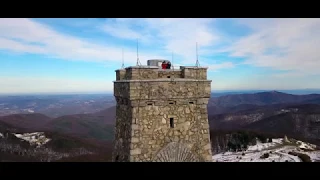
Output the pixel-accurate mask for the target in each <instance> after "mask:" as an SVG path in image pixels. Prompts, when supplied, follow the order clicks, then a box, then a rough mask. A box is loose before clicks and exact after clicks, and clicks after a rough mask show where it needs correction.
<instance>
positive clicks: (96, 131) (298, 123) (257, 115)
mask: <svg viewBox="0 0 320 180" xmlns="http://www.w3.org/2000/svg"><path fill="white" fill-rule="evenodd" d="M319 100H320V95H319V94H309V95H292V94H286V93H281V92H277V91H270V92H258V93H254V94H234V95H226V96H221V97H212V98H211V99H210V100H209V104H208V113H209V123H210V128H211V130H213V131H216V130H219V129H222V130H223V129H227V130H238V129H242V130H253V131H260V132H271V133H278V134H280V135H281V134H289V135H290V134H293V135H298V136H299V137H305V138H311V139H316V138H319V137H320V134H319V133H318V132H320V127H319V128H318V126H316V125H314V124H317V118H318V117H319V118H320V116H318V114H319V112H320V111H319V110H320V102H319ZM295 109H298V111H295ZM115 118H116V107H115V106H112V107H110V108H107V109H104V110H100V111H98V112H94V113H86V114H73V115H64V116H60V117H57V118H50V117H48V116H46V115H43V114H39V113H31V114H14V115H8V116H2V117H0V132H1V131H2V130H4V129H6V128H7V129H10V130H14V129H15V128H17V129H19V131H25V132H27V131H33V132H34V131H43V132H50V133H56V134H65V135H68V136H71V137H77V138H79V139H82V140H88V141H89V142H92V143H93V142H94V143H96V144H98V145H99V146H100V145H101V146H103V145H106V146H108V147H109V146H112V140H113V136H114V125H115ZM275 126H276V128H275ZM3 127H4V128H3ZM312 127H315V128H312ZM1 128H2V129H1ZM68 142H69V141H68ZM59 143H62V144H63V142H60V141H59ZM109 148H110V147H109ZM84 156H86V158H87V155H84ZM97 157H98V156H97ZM70 158H71V157H70ZM71 159H73V160H74V158H71ZM71 159H70V160H71Z"/></svg>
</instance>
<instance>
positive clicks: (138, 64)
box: [137, 39, 141, 66]
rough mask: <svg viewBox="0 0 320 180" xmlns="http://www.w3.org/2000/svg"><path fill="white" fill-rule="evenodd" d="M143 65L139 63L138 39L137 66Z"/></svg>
mask: <svg viewBox="0 0 320 180" xmlns="http://www.w3.org/2000/svg"><path fill="white" fill-rule="evenodd" d="M140 65H141V63H140V61H139V40H138V39H137V66H140Z"/></svg>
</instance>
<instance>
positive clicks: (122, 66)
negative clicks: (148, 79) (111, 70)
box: [121, 48, 124, 69]
mask: <svg viewBox="0 0 320 180" xmlns="http://www.w3.org/2000/svg"><path fill="white" fill-rule="evenodd" d="M121 68H122V69H124V58H123V48H122V65H121Z"/></svg>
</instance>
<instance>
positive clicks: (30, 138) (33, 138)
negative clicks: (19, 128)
mask: <svg viewBox="0 0 320 180" xmlns="http://www.w3.org/2000/svg"><path fill="white" fill-rule="evenodd" d="M13 135H15V136H16V137H17V138H19V139H22V140H24V141H27V142H29V143H30V144H31V145H36V146H37V147H40V146H42V145H44V144H46V143H48V142H49V141H50V140H51V139H49V138H47V137H46V136H45V134H44V132H33V133H23V134H15V133H13Z"/></svg>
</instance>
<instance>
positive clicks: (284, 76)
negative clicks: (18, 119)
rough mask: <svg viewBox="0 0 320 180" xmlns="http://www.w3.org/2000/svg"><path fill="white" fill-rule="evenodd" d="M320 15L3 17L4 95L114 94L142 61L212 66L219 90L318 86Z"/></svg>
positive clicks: (0, 75)
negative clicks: (118, 80)
mask: <svg viewBox="0 0 320 180" xmlns="http://www.w3.org/2000/svg"><path fill="white" fill-rule="evenodd" d="M319 28H320V19H319V18H310V19H308V18H300V19H294V18H269V19H265V18H253V19H250V18H249V19H247V18H246V19H242V18H221V19H220V18H217V19H212V18H211V19H209V18H187V19H179V18H173V19H172V18H162V19H157V18H146V19H144V18H143V19H141V18H132V19H131V18H115V19H102V18H98V19H94V18H85V19H83V18H36V19H26V18H1V19H0V58H1V63H0V87H1V88H0V94H30V93H31V94H39V93H42V94H43V93H50V94H54V93H56V94H57V93H58V94H60V93H83V92H90V93H93V92H110V93H111V92H112V90H113V82H112V81H113V80H115V71H114V70H116V69H118V68H120V67H121V63H122V50H123V51H124V63H125V66H132V65H135V62H136V59H137V57H136V40H137V39H139V59H140V61H141V63H142V64H146V61H147V60H148V59H154V58H161V59H168V60H171V58H172V56H171V55H172V52H173V55H174V63H173V65H174V66H180V65H194V64H195V62H196V50H195V49H196V48H195V47H196V42H197V43H198V51H199V61H200V65H201V66H207V67H209V69H208V79H211V80H212V81H213V82H212V90H213V91H219V90H223V91H239V90H241V91H244V89H249V90H250V89H255V90H268V89H270V90H278V91H281V90H286V89H320V78H318V77H319V76H320V71H319V67H320V61H319V58H320V53H319V52H318V42H319V41H320V32H319V31H318V29H319Z"/></svg>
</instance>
